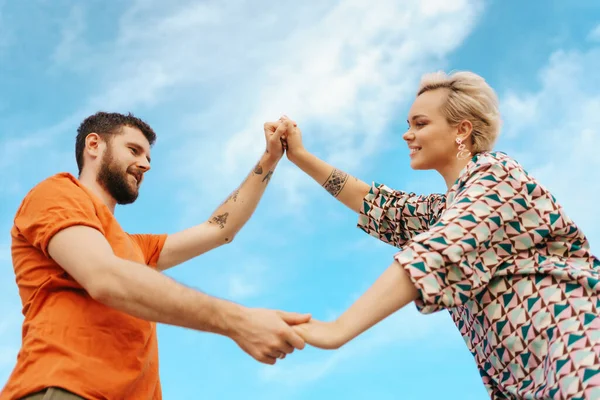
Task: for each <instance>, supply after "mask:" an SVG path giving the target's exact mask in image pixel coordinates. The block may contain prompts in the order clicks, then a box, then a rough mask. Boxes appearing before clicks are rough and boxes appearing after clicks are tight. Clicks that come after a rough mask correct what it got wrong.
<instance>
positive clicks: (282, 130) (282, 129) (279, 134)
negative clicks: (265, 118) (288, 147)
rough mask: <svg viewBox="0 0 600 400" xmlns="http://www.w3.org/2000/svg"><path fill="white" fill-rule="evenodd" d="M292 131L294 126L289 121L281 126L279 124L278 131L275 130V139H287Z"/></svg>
mask: <svg viewBox="0 0 600 400" xmlns="http://www.w3.org/2000/svg"><path fill="white" fill-rule="evenodd" d="M291 129H292V124H291V122H289V121H285V122H282V123H281V124H279V126H278V127H277V129H276V130H275V133H274V134H273V139H277V140H279V139H281V138H283V139H285V137H286V134H287V133H288V132H289V131H290V130H291Z"/></svg>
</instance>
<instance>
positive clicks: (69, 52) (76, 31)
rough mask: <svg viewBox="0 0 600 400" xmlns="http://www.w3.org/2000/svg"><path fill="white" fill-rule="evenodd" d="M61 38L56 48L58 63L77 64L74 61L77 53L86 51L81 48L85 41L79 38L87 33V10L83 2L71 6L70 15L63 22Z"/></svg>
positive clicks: (55, 55)
mask: <svg viewBox="0 0 600 400" xmlns="http://www.w3.org/2000/svg"><path fill="white" fill-rule="evenodd" d="M62 26H63V29H62V32H61V40H60V42H59V43H58V45H57V46H56V48H55V49H54V54H53V57H52V58H53V59H54V61H55V62H56V63H58V64H61V65H64V64H67V63H68V64H70V65H76V64H74V63H73V61H74V59H76V58H77V53H82V52H84V51H86V50H85V49H83V48H81V46H83V45H84V42H83V41H82V40H80V39H79V38H80V37H81V36H82V35H84V34H85V28H86V26H85V10H84V8H83V6H82V5H81V4H76V5H75V6H73V7H72V8H71V11H70V13H69V15H68V16H67V18H66V20H65V22H64V23H63V24H62Z"/></svg>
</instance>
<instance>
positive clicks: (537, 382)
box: [358, 152, 600, 400]
mask: <svg viewBox="0 0 600 400" xmlns="http://www.w3.org/2000/svg"><path fill="white" fill-rule="evenodd" d="M358 226H359V228H361V229H362V230H363V231H365V232H367V233H368V234H370V235H372V236H374V237H376V238H378V239H380V240H382V241H384V242H386V243H389V244H392V245H394V246H396V247H398V248H399V252H398V253H397V254H395V256H394V258H395V259H396V260H397V261H398V263H399V264H400V265H401V266H402V267H403V268H404V269H405V270H406V271H407V272H408V274H409V276H410V278H411V280H412V282H413V284H414V285H415V287H416V288H417V290H418V292H419V298H418V300H416V302H415V303H416V306H417V308H418V309H419V311H421V312H423V313H431V312H436V311H439V310H442V309H447V310H448V311H449V313H450V315H451V316H452V319H453V321H454V323H455V324H456V326H457V328H458V329H459V331H460V333H461V335H462V336H463V338H464V340H465V343H466V345H467V347H468V348H469V350H470V351H471V353H472V355H473V357H474V359H475V361H476V363H477V366H478V369H479V372H480V374H481V377H482V380H483V384H484V385H485V387H486V389H487V390H488V393H489V395H490V397H491V398H492V399H512V398H519V399H521V398H522V399H575V400H576V399H586V400H587V399H600V261H599V260H598V259H597V258H596V257H594V256H593V255H592V254H591V253H590V249H589V243H588V241H587V239H586V237H585V235H584V234H583V233H582V232H581V230H580V229H579V228H578V227H577V226H576V225H575V223H574V222H573V221H572V220H570V219H569V218H568V216H567V215H566V214H565V212H564V210H563V209H562V208H561V207H560V205H559V204H558V203H557V201H556V199H555V198H554V197H553V196H552V195H551V194H550V193H549V192H548V190H546V189H545V188H544V187H543V186H542V185H540V184H539V183H538V182H537V181H536V180H535V179H534V178H533V177H531V176H530V175H529V174H528V173H527V172H526V171H525V170H524V169H523V168H522V167H521V166H520V165H519V164H518V163H517V162H516V161H515V160H513V159H512V158H510V157H509V156H507V155H506V154H504V153H502V152H483V153H479V154H477V155H475V156H474V157H473V158H472V159H471V160H470V162H469V163H468V164H467V166H466V167H465V168H464V169H463V171H461V174H460V176H459V178H458V179H457V181H456V182H455V184H454V185H453V186H452V187H451V188H450V190H449V191H448V193H447V194H446V195H441V194H433V195H429V196H420V195H416V194H414V193H406V192H402V191H395V190H392V189H390V188H388V187H386V186H385V185H381V184H378V183H374V184H373V186H372V187H371V190H370V192H369V194H368V195H367V196H366V197H365V199H364V202H363V209H362V210H361V213H360V215H359V220H358Z"/></svg>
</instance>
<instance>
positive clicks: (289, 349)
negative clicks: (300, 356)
mask: <svg viewBox="0 0 600 400" xmlns="http://www.w3.org/2000/svg"><path fill="white" fill-rule="evenodd" d="M294 350H295V348H294V346H292V345H291V344H289V343H288V342H284V343H283V344H282V345H281V346H279V351H280V352H281V353H284V354H292V353H293V352H294Z"/></svg>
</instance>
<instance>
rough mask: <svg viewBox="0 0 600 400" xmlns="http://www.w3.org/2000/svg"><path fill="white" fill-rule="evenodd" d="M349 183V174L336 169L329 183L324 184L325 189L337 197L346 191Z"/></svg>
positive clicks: (330, 176)
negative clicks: (345, 188) (343, 190)
mask: <svg viewBox="0 0 600 400" xmlns="http://www.w3.org/2000/svg"><path fill="white" fill-rule="evenodd" d="M347 181H348V174H347V173H345V172H344V171H340V170H338V169H335V168H334V169H333V171H332V172H331V175H329V178H327V181H326V182H325V183H324V184H323V187H324V188H325V190H327V191H328V192H329V193H330V194H331V195H332V196H333V197H337V196H338V195H339V194H340V192H341V191H342V189H344V186H345V185H346V182H347Z"/></svg>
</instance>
